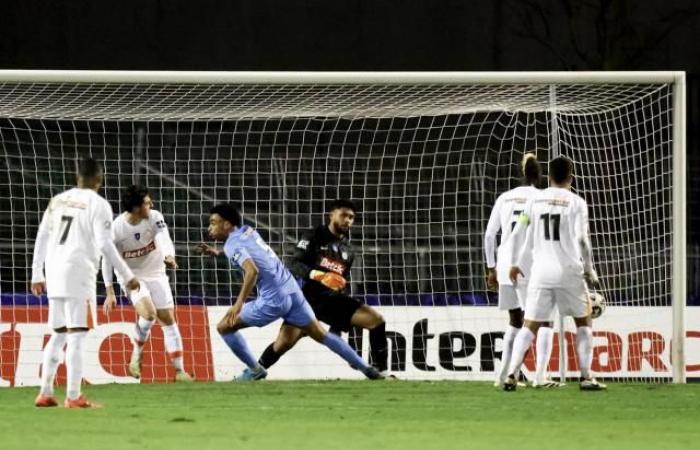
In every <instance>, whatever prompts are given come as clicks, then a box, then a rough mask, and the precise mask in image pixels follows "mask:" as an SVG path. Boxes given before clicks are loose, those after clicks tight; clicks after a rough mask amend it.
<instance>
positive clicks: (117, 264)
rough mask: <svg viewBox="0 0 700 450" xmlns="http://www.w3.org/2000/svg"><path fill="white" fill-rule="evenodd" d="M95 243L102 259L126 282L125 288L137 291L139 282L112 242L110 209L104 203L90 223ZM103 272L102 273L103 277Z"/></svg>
mask: <svg viewBox="0 0 700 450" xmlns="http://www.w3.org/2000/svg"><path fill="white" fill-rule="evenodd" d="M92 230H93V233H94V238H95V243H96V244H97V248H98V249H99V250H100V252H101V253H102V257H103V258H104V259H105V260H107V262H108V263H109V264H110V265H111V266H112V267H113V268H114V269H115V270H116V271H117V273H119V275H121V277H122V279H123V280H125V281H126V288H127V289H129V290H137V289H138V288H139V282H138V280H137V279H136V278H135V277H134V274H133V272H132V271H131V269H129V266H128V265H127V264H126V262H125V261H124V260H123V259H122V257H121V256H119V252H118V251H117V248H116V247H115V246H114V241H113V240H112V208H110V206H109V204H108V203H107V202H106V201H105V203H104V207H102V208H99V210H98V211H97V213H96V214H95V217H94V219H93V223H92ZM104 274H105V272H103V274H102V275H103V277H104Z"/></svg>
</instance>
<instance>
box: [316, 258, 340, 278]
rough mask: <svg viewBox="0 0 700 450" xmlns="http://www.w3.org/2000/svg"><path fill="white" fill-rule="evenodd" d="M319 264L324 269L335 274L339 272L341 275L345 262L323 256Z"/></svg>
mask: <svg viewBox="0 0 700 450" xmlns="http://www.w3.org/2000/svg"><path fill="white" fill-rule="evenodd" d="M319 266H321V267H323V268H324V269H327V270H330V271H332V272H335V273H337V274H340V275H342V274H343V272H345V264H343V263H341V262H339V261H335V260H332V259H330V258H327V257H325V256H324V257H323V258H322V259H321V262H320V263H319Z"/></svg>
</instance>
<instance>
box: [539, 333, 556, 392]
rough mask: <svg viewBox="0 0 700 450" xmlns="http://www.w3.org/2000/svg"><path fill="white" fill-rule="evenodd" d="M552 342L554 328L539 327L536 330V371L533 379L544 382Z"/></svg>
mask: <svg viewBox="0 0 700 450" xmlns="http://www.w3.org/2000/svg"><path fill="white" fill-rule="evenodd" d="M553 342H554V330H552V329H551V328H549V327H540V328H539V329H538V330H537V344H536V345H537V371H536V372H535V381H537V382H538V383H544V380H545V379H546V378H547V366H548V365H549V358H550V356H552V344H553Z"/></svg>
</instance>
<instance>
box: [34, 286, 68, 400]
mask: <svg viewBox="0 0 700 450" xmlns="http://www.w3.org/2000/svg"><path fill="white" fill-rule="evenodd" d="M64 301H65V299H61V298H59V299H51V298H50V299H49V326H50V327H51V329H52V332H51V337H50V338H49V341H48V342H47V343H46V347H44V353H43V355H42V364H41V389H40V391H39V395H38V396H37V398H36V400H35V401H34V405H35V406H38V407H51V406H58V402H57V401H56V398H55V397H54V391H53V384H54V380H55V378H56V369H57V368H58V364H59V363H60V362H61V352H62V351H63V347H64V345H65V344H66V337H67V333H66V332H67V328H66V318H65V313H64V309H63V303H64Z"/></svg>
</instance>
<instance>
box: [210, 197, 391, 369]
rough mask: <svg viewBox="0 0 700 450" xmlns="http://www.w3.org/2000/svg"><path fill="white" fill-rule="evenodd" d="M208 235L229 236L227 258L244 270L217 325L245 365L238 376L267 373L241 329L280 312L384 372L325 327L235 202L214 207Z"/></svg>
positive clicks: (343, 353) (348, 356) (360, 365)
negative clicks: (252, 297) (233, 297)
mask: <svg viewBox="0 0 700 450" xmlns="http://www.w3.org/2000/svg"><path fill="white" fill-rule="evenodd" d="M209 236H210V237H211V238H212V239H214V240H223V241H225V244H224V253H225V254H226V257H227V258H228V260H229V262H230V263H231V264H232V265H233V266H238V267H240V268H241V269H242V270H243V286H241V290H240V292H239V293H238V297H237V299H236V302H235V303H234V304H233V306H231V309H229V310H228V312H227V313H226V315H225V316H224V317H223V319H221V321H220V322H219V324H218V325H217V330H218V331H219V334H221V336H222V337H223V339H224V341H225V342H226V345H228V346H229V348H230V349H231V351H232V352H233V353H234V354H235V355H236V356H237V357H238V359H240V360H241V361H242V362H243V363H244V364H245V365H246V366H247V369H246V370H244V372H243V375H242V376H241V377H240V378H239V379H241V380H257V379H262V378H265V377H266V376H267V371H266V370H265V369H264V368H263V367H262V366H261V365H260V364H258V361H257V359H256V358H255V356H253V354H252V352H251V351H250V348H249V347H248V344H247V342H246V341H245V339H244V338H243V336H242V335H241V333H239V332H238V331H239V330H241V329H243V328H247V327H264V326H265V325H267V324H269V323H271V322H274V321H275V320H277V319H280V318H282V319H284V321H285V323H288V324H290V325H292V326H295V327H298V328H299V329H301V330H303V331H304V332H305V333H306V334H307V335H309V336H310V337H311V338H313V339H314V340H316V341H317V342H319V343H321V344H323V345H325V346H326V347H328V348H329V349H331V350H332V351H333V352H334V353H336V354H338V355H339V356H340V357H341V358H343V359H344V360H345V361H347V362H348V364H350V366H351V367H353V368H355V369H357V370H360V371H361V372H362V373H363V374H364V375H365V376H366V377H367V378H369V379H372V380H374V379H379V378H382V376H381V375H380V374H379V372H378V371H377V370H376V369H375V368H374V367H372V366H369V365H367V364H366V363H365V362H364V361H363V360H362V358H360V356H359V355H358V354H357V353H356V352H355V350H353V349H352V347H350V346H349V345H348V343H347V342H345V341H343V340H342V339H341V338H340V337H338V336H336V335H335V334H333V333H327V332H326V330H324V329H323V328H322V327H321V325H320V324H319V322H318V320H316V316H314V312H313V310H312V309H311V306H309V304H308V303H307V301H306V299H305V298H304V294H303V293H302V292H301V289H300V288H299V285H298V284H297V282H296V280H295V279H294V277H293V276H292V274H291V273H290V272H289V270H287V268H286V267H285V266H284V264H282V261H280V259H279V257H278V256H277V255H276V254H275V252H274V251H273V250H272V249H271V248H270V247H269V246H268V245H267V244H266V243H265V241H264V240H263V239H262V238H261V237H260V235H259V234H258V232H257V231H255V229H254V228H251V227H249V226H247V225H243V221H242V219H241V214H240V212H239V211H238V209H237V208H236V207H235V206H233V205H231V204H226V203H223V204H219V205H216V206H215V207H214V208H212V210H211V212H210V216H209ZM198 249H199V251H200V252H201V253H203V254H207V255H213V256H216V255H219V254H220V253H221V251H220V250H218V249H216V248H214V247H211V246H209V245H206V244H200V245H199V247H198ZM255 286H257V288H258V295H257V298H256V299H255V300H253V301H250V302H247V303H246V299H247V298H248V296H249V295H250V293H251V292H252V290H253V287H255Z"/></svg>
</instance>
